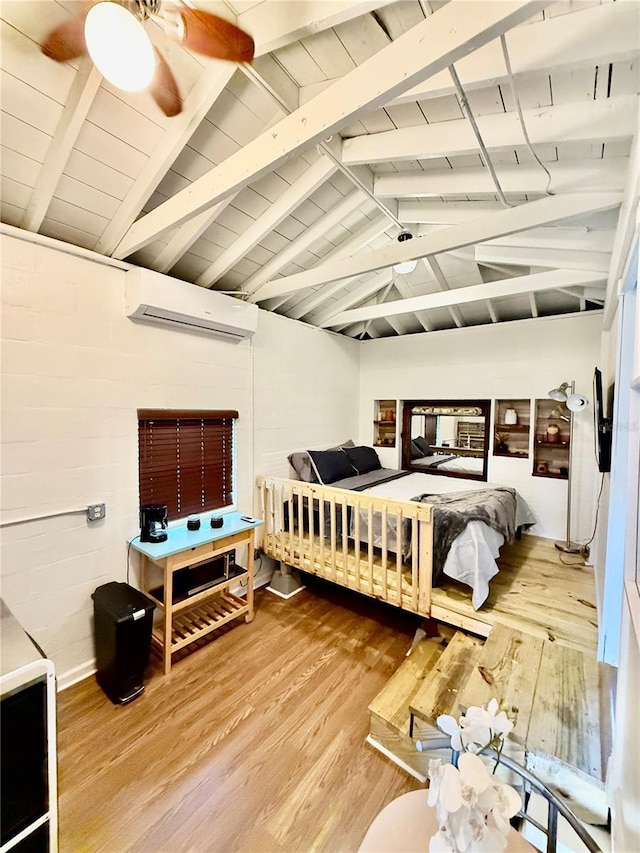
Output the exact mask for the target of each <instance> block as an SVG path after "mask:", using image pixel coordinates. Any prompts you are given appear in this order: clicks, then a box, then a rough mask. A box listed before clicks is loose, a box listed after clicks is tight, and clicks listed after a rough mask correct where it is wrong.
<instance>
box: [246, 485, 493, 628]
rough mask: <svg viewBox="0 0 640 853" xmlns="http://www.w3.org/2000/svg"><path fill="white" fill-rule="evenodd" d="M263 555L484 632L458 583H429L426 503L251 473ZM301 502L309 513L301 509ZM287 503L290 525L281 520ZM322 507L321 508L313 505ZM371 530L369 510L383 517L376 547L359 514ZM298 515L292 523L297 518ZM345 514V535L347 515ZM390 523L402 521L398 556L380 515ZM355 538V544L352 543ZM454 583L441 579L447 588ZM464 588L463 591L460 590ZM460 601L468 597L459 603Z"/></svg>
mask: <svg viewBox="0 0 640 853" xmlns="http://www.w3.org/2000/svg"><path fill="white" fill-rule="evenodd" d="M257 485H258V489H259V492H260V501H261V517H262V518H263V519H264V528H263V529H262V532H263V535H264V538H263V542H262V549H263V551H264V553H265V554H266V555H267V556H268V557H271V558H273V559H274V560H278V561H279V562H280V563H281V564H282V567H283V572H284V571H288V569H287V568H286V567H290V568H293V569H299V570H300V571H302V572H308V573H310V574H313V575H317V576H318V577H321V578H325V579H326V580H329V581H332V582H333V583H337V584H339V585H340V586H344V587H347V588H348V589H353V590H356V591H357V592H360V593H362V594H363V595H368V596H370V597H372V598H377V599H380V600H381V601H385V602H387V603H388V604H393V605H395V606H396V607H400V608H402V609H403V610H408V611H410V612H411V613H416V614H418V615H420V616H423V617H424V618H428V617H433V618H435V619H437V620H439V621H440V622H445V623H447V624H449V625H453V626H455V627H457V628H463V629H465V630H469V631H472V632H473V633H475V634H477V635H479V636H483V637H488V636H489V633H490V631H491V628H492V626H493V624H494V622H495V618H494V617H493V614H492V613H491V612H490V611H487V612H483V611H482V610H481V611H474V609H473V607H472V604H471V590H469V593H468V595H467V594H466V589H465V588H464V587H462V585H460V584H458V585H457V588H456V590H455V592H454V594H453V596H452V597H451V598H450V596H449V592H448V591H447V589H445V588H443V587H437V588H436V589H435V590H433V589H432V582H431V581H432V543H433V524H432V506H431V505H430V504H424V503H417V502H414V501H402V500H396V499H393V498H381V497H373V496H369V495H366V494H363V493H362V492H352V491H348V490H345V489H336V488H332V487H331V486H323V485H320V484H318V483H305V482H302V481H300V480H287V479H283V478H278V477H259V478H258V480H257ZM308 507H313V508H314V509H315V512H312V513H311V514H309V512H308ZM289 508H293V509H292V511H291V517H292V518H293V524H289ZM321 509H322V511H321ZM361 512H364V513H365V515H364V517H365V518H366V519H367V524H366V529H367V531H370V530H372V529H373V524H372V517H373V513H380V515H381V519H382V521H383V524H382V529H383V531H385V533H383V535H382V547H375V546H374V545H373V543H372V541H371V540H370V539H368V538H367V539H366V540H365V541H362V539H363V533H362V531H361V526H360V518H361V515H360V513H361ZM301 518H302V519H303V521H304V523H303V524H302V525H300V524H299V523H298V519H301ZM350 518H353V519H354V523H353V536H349V535H348V519H350ZM387 519H389V520H391V521H393V522H395V525H396V527H395V529H396V530H399V529H401V525H402V524H403V523H406V522H407V521H408V523H409V529H410V537H411V557H410V558H409V560H408V561H407V560H405V561H403V560H402V558H401V557H400V556H399V555H398V554H396V553H395V552H394V551H392V550H390V549H388V548H387V541H386V520H387ZM356 542H359V543H360V547H359V548H358V547H356V545H355V543H356ZM452 583H453V584H455V582H452V581H449V582H447V587H448V586H450V585H451V584H452ZM463 590H464V591H463ZM467 599H468V603H465V602H466V601H467Z"/></svg>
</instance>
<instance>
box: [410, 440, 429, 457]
mask: <svg viewBox="0 0 640 853" xmlns="http://www.w3.org/2000/svg"><path fill="white" fill-rule="evenodd" d="M413 442H414V443H415V444H416V446H417V448H418V450H420V452H421V453H422V455H423V456H431V454H432V453H433V451H432V450H431V448H430V447H429V442H428V441H427V439H426V438H425V437H424V436H423V435H419V436H418V437H417V438H414V439H413Z"/></svg>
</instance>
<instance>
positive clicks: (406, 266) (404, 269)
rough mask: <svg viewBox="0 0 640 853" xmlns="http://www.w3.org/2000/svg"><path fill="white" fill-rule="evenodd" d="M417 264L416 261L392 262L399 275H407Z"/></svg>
mask: <svg viewBox="0 0 640 853" xmlns="http://www.w3.org/2000/svg"><path fill="white" fill-rule="evenodd" d="M417 266H418V262H417V261H403V262H402V263H401V264H394V267H393V268H394V270H395V271H396V272H397V273H400V275H408V274H409V273H410V272H413V271H414V269H415V268H416V267H417Z"/></svg>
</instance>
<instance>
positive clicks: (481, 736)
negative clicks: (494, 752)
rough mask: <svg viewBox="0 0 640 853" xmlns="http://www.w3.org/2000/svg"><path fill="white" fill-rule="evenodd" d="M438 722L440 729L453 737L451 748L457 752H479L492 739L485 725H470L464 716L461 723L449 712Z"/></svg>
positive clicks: (441, 716) (439, 718) (440, 717)
mask: <svg viewBox="0 0 640 853" xmlns="http://www.w3.org/2000/svg"><path fill="white" fill-rule="evenodd" d="M436 723H437V725H438V727H439V728H440V729H442V731H443V732H444V733H445V734H446V735H449V736H450V738H451V749H455V750H456V752H465V751H467V752H479V751H480V749H483V748H484V747H485V746H486V745H487V744H488V743H489V740H491V736H490V735H489V737H487V735H488V734H489V730H488V729H487V728H486V727H485V726H477V725H470V724H469V723H468V722H467V720H466V719H465V718H464V717H460V725H458V723H456V721H455V720H454V718H453V717H452V716H450V715H449V714H441V715H440V716H439V717H438V719H437V720H436Z"/></svg>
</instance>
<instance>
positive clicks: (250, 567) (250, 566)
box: [244, 530, 255, 622]
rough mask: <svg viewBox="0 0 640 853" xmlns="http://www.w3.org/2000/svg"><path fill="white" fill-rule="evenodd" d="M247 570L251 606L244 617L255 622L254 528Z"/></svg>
mask: <svg viewBox="0 0 640 853" xmlns="http://www.w3.org/2000/svg"><path fill="white" fill-rule="evenodd" d="M247 551H248V553H247V571H248V573H249V576H248V578H247V605H248V607H249V612H248V613H247V615H246V616H245V617H244V619H245V622H253V572H254V560H253V553H254V551H255V533H254V532H253V530H252V531H251V535H250V537H249V544H248V546H247Z"/></svg>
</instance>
